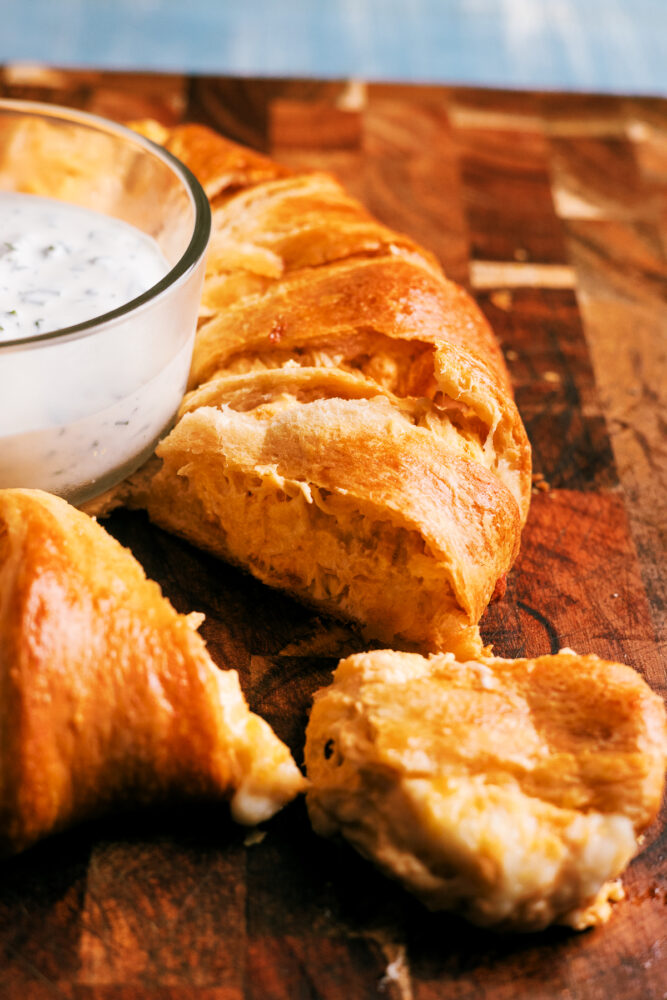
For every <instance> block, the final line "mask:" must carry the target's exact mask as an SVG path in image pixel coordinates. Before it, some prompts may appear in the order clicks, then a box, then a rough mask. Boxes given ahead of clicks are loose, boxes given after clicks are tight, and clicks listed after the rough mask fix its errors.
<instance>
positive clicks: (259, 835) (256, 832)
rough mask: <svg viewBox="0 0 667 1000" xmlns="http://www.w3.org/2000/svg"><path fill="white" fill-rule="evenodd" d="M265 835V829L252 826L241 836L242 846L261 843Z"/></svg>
mask: <svg viewBox="0 0 667 1000" xmlns="http://www.w3.org/2000/svg"><path fill="white" fill-rule="evenodd" d="M265 837H266V830H260V829H259V827H257V826H256V827H253V829H252V830H250V831H249V832H248V833H246V835H245V837H244V838H243V846H244V847H254V846H255V844H261V843H262V841H263V840H264V838H265Z"/></svg>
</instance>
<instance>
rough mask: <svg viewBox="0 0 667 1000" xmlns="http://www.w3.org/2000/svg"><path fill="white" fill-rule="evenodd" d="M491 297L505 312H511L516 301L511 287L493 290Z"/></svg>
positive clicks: (497, 306) (495, 304)
mask: <svg viewBox="0 0 667 1000" xmlns="http://www.w3.org/2000/svg"><path fill="white" fill-rule="evenodd" d="M489 298H490V299H491V302H492V303H493V305H494V306H495V307H496V309H502V310H503V312H509V310H510V309H511V308H512V303H513V301H514V300H513V296H512V293H511V292H510V290H509V288H499V289H498V290H497V291H495V292H492V293H491V295H490V296H489ZM508 353H509V352H508Z"/></svg>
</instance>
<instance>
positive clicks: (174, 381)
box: [0, 193, 202, 502]
mask: <svg viewBox="0 0 667 1000" xmlns="http://www.w3.org/2000/svg"><path fill="white" fill-rule="evenodd" d="M169 267H170V265H169V264H168V262H167V261H166V259H165V258H164V257H163V255H162V253H161V251H160V248H159V246H158V244H157V243H156V242H155V241H154V240H152V239H151V238H150V237H149V236H146V235H145V234H144V233H142V232H140V231H139V230H138V229H135V228H134V227H133V226H130V225H128V224H127V223H125V222H121V221H119V220H117V219H114V218H110V217H107V216H105V215H102V214H100V213H97V212H92V211H89V210H87V209H84V208H80V207H78V206H74V205H70V204H67V203H64V202H58V201H55V200H52V199H49V198H40V197H35V196H33V195H24V194H13V193H12V194H8V193H0V327H1V328H2V329H0V488H3V487H15V486H19V487H33V488H40V489H45V490H49V491H51V492H54V493H58V494H60V495H61V496H65V497H67V498H68V499H70V500H72V501H74V502H82V501H83V500H85V499H87V498H88V497H89V496H93V495H95V494H96V493H97V492H99V491H100V489H103V488H105V487H106V485H109V484H110V482H111V481H112V480H113V479H115V480H117V479H118V478H121V476H122V475H124V474H127V473H128V472H130V471H131V470H132V468H135V467H136V466H137V465H138V464H139V463H140V461H141V460H143V459H144V458H145V457H147V455H148V454H150V452H151V451H152V449H153V447H154V445H155V442H156V440H157V439H158V438H159V436H160V434H161V433H162V432H163V431H164V430H165V427H166V426H167V425H168V424H169V422H170V420H171V419H172V417H173V416H174V413H175V410H176V408H177V407H178V404H179V403H180V400H181V398H182V394H183V391H184V388H185V381H186V378H187V371H188V367H189V361H190V355H191V352H192V342H193V337H194V327H195V322H196V319H195V317H196V304H195V303H193V297H195V298H196V297H198V293H199V290H200V287H201V270H202V269H201V268H197V269H195V271H193V272H192V273H191V274H188V275H186V276H184V278H183V280H182V281H180V282H177V283H176V285H175V286H174V287H172V288H171V289H170V291H169V294H163V295H159V296H157V297H156V298H154V299H152V300H149V301H148V302H147V303H145V304H143V305H142V306H140V307H138V308H137V309H136V310H135V309H133V310H130V311H129V312H127V313H126V314H124V315H122V316H120V317H117V318H116V319H114V320H110V321H107V323H105V324H104V325H102V326H101V327H99V328H95V329H94V330H93V332H91V333H85V334H84V335H81V336H76V335H72V336H67V335H65V336H63V337H62V338H61V337H55V338H53V339H52V340H48V341H42V342H40V343H26V344H25V347H24V346H23V345H22V344H18V345H16V346H12V347H10V346H8V345H7V346H6V347H5V348H4V349H3V344H6V342H7V341H9V340H14V339H18V338H21V339H23V338H27V337H31V336H34V335H35V334H42V333H47V332H49V331H53V330H60V329H63V328H64V327H67V326H72V325H75V324H77V323H81V322H84V321H86V320H91V319H95V318H96V317H98V316H101V315H102V314H104V313H107V312H109V311H111V310H113V309H116V308H118V307H119V306H122V305H123V304H125V303H127V302H129V301H131V300H132V299H133V298H136V297H137V296H138V295H140V294H141V293H142V292H145V291H147V290H148V289H149V288H150V287H152V286H153V285H154V284H156V282H158V281H159V280H160V279H161V278H162V277H164V275H165V274H166V273H167V271H168V270H169ZM110 476H111V479H110V478H109V477H110Z"/></svg>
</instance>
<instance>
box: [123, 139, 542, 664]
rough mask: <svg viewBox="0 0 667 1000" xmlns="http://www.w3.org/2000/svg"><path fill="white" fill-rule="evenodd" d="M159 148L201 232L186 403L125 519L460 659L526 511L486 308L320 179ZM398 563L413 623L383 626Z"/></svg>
mask: <svg viewBox="0 0 667 1000" xmlns="http://www.w3.org/2000/svg"><path fill="white" fill-rule="evenodd" d="M142 128H143V131H144V132H146V133H148V134H150V133H151V129H150V127H149V125H147V124H146V123H144V125H143V126H142ZM154 137H159V138H160V140H161V141H163V142H164V144H165V145H166V146H167V148H169V149H172V151H174V152H176V153H177V155H179V156H181V157H182V158H183V159H184V160H185V162H186V163H188V165H189V166H190V167H191V168H192V169H193V170H194V171H195V172H196V173H198V174H199V176H200V179H201V180H202V181H203V182H204V184H205V187H206V188H207V191H208V193H209V196H210V197H211V200H212V206H213V217H214V235H213V239H212V244H211V249H210V254H209V258H208V267H207V277H206V281H205V287H204V296H203V305H202V314H201V321H200V327H199V330H198V334H197V339H196V343H195V350H194V356H193V363H192V369H191V374H190V383H189V385H190V389H191V392H190V393H189V395H188V396H187V397H186V399H185V400H184V403H183V406H182V408H181V411H180V414H179V416H180V421H179V423H178V424H177V425H176V427H175V429H174V431H173V432H172V433H171V434H170V435H169V436H168V437H167V438H166V440H165V441H164V442H163V443H162V444H161V446H160V448H159V451H158V455H159V457H160V458H161V459H162V467H161V469H160V470H159V471H157V473H156V474H155V475H154V476H153V479H152V482H151V483H150V484H149V485H148V486H147V484H146V478H147V477H146V475H145V474H142V475H141V476H140V477H139V479H138V480H137V481H136V486H135V487H134V499H133V500H130V502H133V503H135V504H136V505H142V506H146V508H147V509H148V511H149V514H150V516H151V517H152V518H153V519H154V520H156V521H157V522H158V523H159V524H161V525H162V526H164V527H166V528H168V529H171V530H173V531H176V532H178V533H180V534H183V535H185V536H186V537H188V538H190V539H191V540H194V541H196V542H197V544H200V545H203V546H205V547H206V548H208V549H210V550H211V551H214V552H217V553H218V554H220V555H224V556H225V558H231V559H232V560H233V561H235V562H238V563H239V564H240V565H243V566H245V567H246V568H248V569H250V571H251V572H253V573H255V574H256V575H258V576H259V577H260V578H261V579H263V580H265V581H266V582H268V583H271V584H272V585H274V586H280V587H284V588H286V589H288V590H291V591H292V592H294V593H296V594H297V595H299V596H300V597H301V598H303V599H305V600H309V601H311V602H314V603H316V604H319V605H320V606H322V607H325V608H326V609H327V610H329V611H333V612H334V613H339V614H341V615H343V616H345V617H351V618H353V619H355V620H357V621H360V622H361V623H362V624H364V625H365V627H366V629H367V632H368V635H369V637H374V638H379V639H380V640H381V641H383V642H389V641H391V642H396V643H397V644H398V645H403V646H408V647H413V648H414V647H420V648H424V649H428V648H456V649H460V648H462V647H460V646H459V645H457V644H458V643H459V641H460V640H461V636H462V635H463V633H465V634H466V635H467V636H468V637H469V638H470V636H472V635H473V634H474V633H476V625H477V621H478V620H479V617H480V616H481V614H482V613H483V610H484V608H485V607H486V604H487V603H488V601H489V600H490V599H491V596H492V594H493V592H494V590H495V588H496V585H497V583H498V580H499V579H501V578H502V577H503V576H504V574H505V573H506V572H507V571H508V570H509V568H510V567H511V565H512V561H513V559H514V558H515V556H516V552H517V549H518V543H519V537H520V531H521V527H522V525H523V523H524V521H525V518H526V514H527V510H528V503H529V498H530V449H529V446H528V441H527V438H526V434H525V430H524V428H523V425H522V423H521V419H520V417H519V414H518V412H517V409H516V406H515V404H514V401H513V399H512V395H511V390H510V387H509V379H508V375H507V370H506V368H505V364H504V361H503V358H502V354H501V352H500V349H499V347H498V345H497V344H496V342H495V340H494V338H493V335H492V333H491V331H490V329H489V327H488V325H487V323H486V321H485V319H484V317H483V316H482V314H481V312H480V311H479V309H478V308H477V306H476V305H475V304H474V302H473V301H472V300H471V299H470V297H469V296H468V295H467V294H466V293H465V292H464V291H463V289H461V288H459V287H458V286H456V285H454V284H453V283H452V282H450V281H448V280H447V279H446V278H445V277H444V275H443V274H442V272H441V270H440V268H439V267H438V265H437V262H436V261H435V260H434V258H433V257H432V256H431V255H430V254H429V253H427V252H426V251H423V250H421V249H420V248H419V247H418V246H417V245H416V244H415V243H414V242H413V241H412V240H410V239H409V238H408V237H406V236H402V235H400V234H397V233H395V232H393V231H392V230H390V229H388V228H387V227H386V226H383V225H382V224H380V223H379V222H377V221H376V220H375V219H373V218H372V217H371V216H370V215H369V214H368V212H366V210H365V209H363V208H362V206H361V205H359V203H358V202H356V201H355V200H354V199H352V198H350V196H349V195H347V194H346V193H345V192H344V191H343V189H342V188H341V186H340V185H339V184H338V183H337V182H336V181H335V180H334V179H333V178H331V177H330V176H329V175H327V174H322V173H306V174H296V173H293V172H291V171H287V170H282V168H280V167H278V166H276V165H275V164H273V163H272V161H270V160H267V159H266V158H265V157H263V156H261V155H259V154H256V153H253V152H252V151H249V150H243V149H242V148H241V147H239V146H237V145H236V144H234V143H230V142H228V141H227V140H225V139H223V138H222V137H220V136H217V135H215V133H213V132H211V131H209V130H207V129H205V128H203V127H201V126H182V127H179V128H177V129H173V130H163V131H162V132H161V134H159V136H154ZM244 436H245V440H244ZM284 479H287V480H289V482H290V484H291V485H290V487H289V489H291V490H292V491H296V493H298V494H299V495H300V497H301V500H302V501H303V502H301V501H300V502H299V503H298V504H296V503H295V504H292V505H291V508H290V515H289V516H287V515H284V512H282V511H281V512H278V511H277V510H276V509H275V508H276V507H277V506H278V505H280V504H284V496H285V489H284V483H283V482H282V480H284ZM313 490H315V491H318V492H317V495H315V494H314V493H313ZM322 491H326V493H327V498H326V503H327V506H328V508H329V510H330V513H331V516H330V517H329V518H328V520H327V519H326V518H323V517H322V516H320V514H321V513H322V512H323V504H322ZM130 492H132V487H130ZM288 492H289V491H288ZM309 497H310V500H309V499H308V498H309ZM244 498H246V499H247V500H248V503H247V504H246V507H247V509H246V510H245V516H244V517H242V516H241V514H242V511H241V501H242V500H243V499H244ZM355 504H356V511H355ZM313 505H315V506H316V507H318V509H319V510H320V513H319V514H316V513H315V511H314V509H313ZM369 519H370V520H372V521H373V525H371V524H370V521H369ZM262 524H264V526H265V528H264V531H262V529H261V525H262ZM244 525H245V526H244ZM307 528H309V529H311V531H312V532H313V538H314V536H315V535H317V539H318V541H317V544H315V543H314V541H313V544H311V545H308V544H307V543H306V540H305V535H306V529H307ZM269 531H270V532H271V533H272V534H271V537H269V536H268V533H269ZM406 532H407V533H408V535H409V537H407V535H406ZM239 533H240V534H241V535H243V536H244V537H242V538H240V539H239V537H238V536H239ZM390 536H391V537H390ZM379 537H381V538H382V542H381V543H380V544H377V545H376V552H375V554H373V552H372V551H371V550H372V548H373V539H374V538H376V539H377V538H379ZM232 538H233V539H234V544H230V539H232ZM295 538H299V544H294V542H295ZM302 542H303V544H302ZM336 549H337V550H338V552H339V553H342V552H344V553H345V554H346V555H345V558H343V559H340V558H338V555H337V554H336V551H334V550H336ZM329 550H331V552H330V555H329V556H326V557H323V559H322V560H321V561H319V553H320V552H322V553H325V552H327V551H329ZM392 551H393V553H394V554H392ZM396 552H400V553H401V558H403V564H402V567H401V572H402V579H403V581H404V585H405V587H406V588H407V592H409V594H410V600H412V601H413V604H414V605H415V607H414V612H413V614H412V615H411V616H406V614H405V613H403V612H400V610H398V611H397V609H400V604H401V601H400V600H399V598H398V587H399V585H400V580H399V574H398V572H397V566H396V558H395V553H396ZM268 553H271V555H267V554H268ZM417 556H419V558H417ZM290 557H291V563H290ZM313 563H315V564H316V570H317V572H316V573H315V575H314V574H313V570H312V567H313ZM388 579H390V580H391V584H390V586H387V580H388ZM425 580H426V583H424V581H425ZM438 588H439V593H440V599H438ZM364 589H365V593H364ZM422 591H424V592H428V593H427V596H424V597H423V599H422V597H420V594H421V593H422ZM383 594H385V595H386V601H385V603H384V607H383V606H382V605H383V596H382V595H383ZM439 606H441V607H442V608H444V609H446V610H445V611H444V612H441V611H439V610H438V608H439ZM397 614H398V618H399V619H400V620H399V621H397V623H396V625H395V627H393V629H392V627H391V621H392V619H393V618H394V617H395V616H396V615H397ZM408 618H409V619H410V620H408ZM448 621H451V622H452V623H453V624H452V629H453V631H452V633H451V635H450V636H449V637H448V634H447V630H448V628H449V626H448V625H447V622H448ZM465 641H466V642H467V641H468V640H467V639H466V640H465ZM475 641H476V642H477V647H478V648H479V642H478V641H477V640H475ZM471 648H472V647H471Z"/></svg>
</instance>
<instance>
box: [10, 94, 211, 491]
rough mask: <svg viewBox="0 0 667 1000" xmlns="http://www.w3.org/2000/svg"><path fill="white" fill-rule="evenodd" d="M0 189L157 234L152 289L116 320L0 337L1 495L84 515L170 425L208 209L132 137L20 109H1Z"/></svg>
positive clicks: (174, 165) (109, 127)
mask: <svg viewBox="0 0 667 1000" xmlns="http://www.w3.org/2000/svg"><path fill="white" fill-rule="evenodd" d="M0 191H1V192H19V193H24V194H33V195H41V196H44V197H48V198H55V199H57V200H58V201H61V202H68V203H70V204H72V205H78V206H81V207H83V208H84V209H92V210H94V211H96V212H100V213H103V214H104V215H107V216H112V217H114V218H115V219H120V220H122V221H123V222H125V223H129V224H131V225H132V226H134V227H136V228H137V229H138V230H140V231H141V232H142V233H145V234H146V235H147V236H150V237H152V238H153V239H154V240H155V241H156V242H157V244H158V246H159V248H160V250H161V252H162V255H163V257H164V258H165V261H166V264H165V268H164V270H165V271H166V272H167V273H166V274H165V275H164V277H163V278H162V279H161V280H159V281H158V282H157V284H154V285H153V286H152V287H150V288H149V289H148V290H147V291H145V292H143V293H142V294H140V295H138V296H137V297H135V298H133V299H132V300H131V301H129V302H127V303H125V304H124V305H121V306H119V307H118V308H114V309H113V310H112V311H109V312H105V313H103V314H102V315H99V316H96V317H94V318H91V319H88V320H86V321H85V322H79V323H77V324H76V325H73V326H68V327H65V328H62V329H58V330H51V331H50V332H45V333H36V334H34V335H30V336H24V337H22V338H21V339H14V340H7V339H4V340H3V339H0V488H5V487H17V486H18V487H30V488H39V489H44V490H48V491H49V492H52V493H57V494H59V495H60V496H63V497H65V498H66V499H68V500H69V501H70V502H72V503H75V504H80V503H83V502H84V501H86V500H88V499H90V498H91V497H93V496H96V495H97V494H99V493H101V492H103V491H104V490H106V489H108V488H109V487H110V486H113V485H114V484H115V483H117V482H119V481H120V480H121V479H123V478H124V477H125V476H127V475H128V474H129V473H130V472H132V471H134V469H136V468H138V466H139V465H141V463H142V462H143V461H144V460H145V459H146V458H147V457H148V456H149V455H150V454H151V453H152V451H153V449H154V448H155V445H156V443H157V441H158V440H159V439H160V437H161V436H162V435H163V434H164V433H165V432H166V430H167V429H168V428H169V426H170V425H171V422H172V421H173V418H174V415H175V413H176V410H177V408H178V406H179V404H180V402H181V399H182V397H183V393H184V391H185V384H186V380H187V375H188V369H189V366H190V359H191V354H192V347H193V342H194V334H195V328H196V323H197V313H198V307H199V298H200V294H201V285H202V281H203V277H204V263H205V253H206V247H207V245H208V240H209V236H210V229H211V213H210V208H209V203H208V200H207V198H206V195H205V194H204V191H203V190H202V188H201V186H200V184H199V183H198V181H197V180H196V179H195V177H194V176H193V175H192V174H191V173H190V171H189V170H188V169H187V168H186V167H185V166H184V165H183V164H182V163H180V162H179V161H178V160H176V159H175V158H174V157H173V156H171V155H170V154H169V153H167V152H166V151H165V150H163V149H161V148H160V147H159V146H156V145H155V144H154V143H152V142H150V141H149V140H148V139H145V138H143V137H142V136H140V135H138V134H137V133H135V132H133V131H131V130H130V129H127V128H124V127H123V126H121V125H117V124H115V123H113V122H109V121H106V120H104V119H102V118H99V117H97V116H94V115H90V114H85V113H83V112H79V111H75V110H72V109H69V108H62V107H56V106H53V105H46V104H36V103H32V102H27V101H12V100H0ZM1 240H2V234H1V233H0V241H1ZM0 322H1V317H0ZM0 336H1V335H0Z"/></svg>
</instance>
